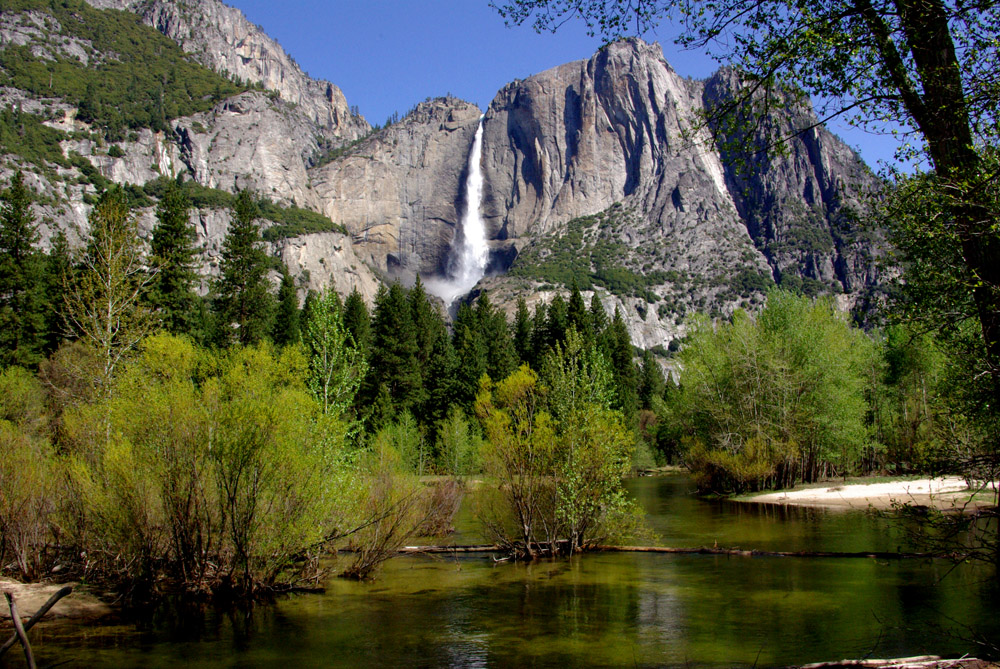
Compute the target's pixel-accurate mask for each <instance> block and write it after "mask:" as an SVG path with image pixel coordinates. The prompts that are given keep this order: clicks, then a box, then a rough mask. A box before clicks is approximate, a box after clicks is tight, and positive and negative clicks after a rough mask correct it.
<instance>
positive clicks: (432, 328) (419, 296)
mask: <svg viewBox="0 0 1000 669" xmlns="http://www.w3.org/2000/svg"><path fill="white" fill-rule="evenodd" d="M407 299H408V301H409V303H410V313H411V317H412V318H413V331H414V334H415V336H416V340H417V365H418V366H419V368H420V385H421V392H420V394H419V397H418V399H417V402H418V404H417V406H416V407H415V408H414V415H415V417H416V418H417V420H418V421H420V422H421V423H423V424H425V425H431V424H433V422H432V420H431V419H430V418H429V417H428V410H429V408H430V407H429V405H428V401H429V399H430V398H429V388H430V385H431V373H432V372H431V368H430V363H431V358H432V356H433V352H434V345H435V343H436V342H437V341H438V339H439V338H440V337H441V336H444V337H445V338H447V333H448V329H447V327H446V326H445V324H444V319H443V318H441V315H440V313H438V311H437V310H436V309H435V308H434V306H433V305H432V304H431V302H430V300H429V299H428V298H427V292H426V291H425V290H424V285H423V283H422V282H421V281H420V277H417V282H416V285H414V286H413V289H412V290H410V293H409V296H408V298H407Z"/></svg>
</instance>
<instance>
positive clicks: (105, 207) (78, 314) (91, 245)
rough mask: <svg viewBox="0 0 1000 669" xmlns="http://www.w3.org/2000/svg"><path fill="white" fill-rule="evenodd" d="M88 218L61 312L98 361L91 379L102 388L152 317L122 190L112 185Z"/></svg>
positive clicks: (105, 388) (133, 223)
mask: <svg viewBox="0 0 1000 669" xmlns="http://www.w3.org/2000/svg"><path fill="white" fill-rule="evenodd" d="M89 222H90V236H89V238H88V240H87V247H86V252H85V253H84V254H83V258H82V260H81V267H80V269H79V271H78V272H77V273H76V274H75V281H74V283H73V285H72V286H71V288H70V292H69V295H67V297H66V305H67V309H66V312H67V320H68V321H69V324H70V326H71V327H72V328H73V330H74V331H75V333H76V334H77V336H79V337H80V339H82V340H83V341H84V343H85V344H86V345H87V346H89V347H90V348H91V349H92V350H93V352H94V353H95V355H96V356H97V358H98V359H99V360H100V367H101V369H100V373H99V376H98V377H97V378H96V379H94V380H93V383H94V385H95V387H96V388H98V389H99V391H100V392H102V393H107V392H110V390H111V386H112V380H113V378H114V376H115V374H116V372H117V369H118V366H119V364H120V363H121V362H122V361H123V360H124V359H126V358H127V357H128V356H129V355H131V354H132V353H133V352H134V351H135V349H136V347H137V346H138V344H139V342H140V341H142V338H143V337H145V336H146V335H147V334H148V333H149V332H150V330H152V328H153V326H154V324H155V321H154V319H153V317H152V315H151V314H150V312H149V310H148V309H147V308H146V307H145V305H144V304H143V294H144V292H145V290H146V287H147V286H148V284H149V281H150V274H149V272H147V268H146V263H145V258H144V257H143V254H142V247H141V245H140V244H141V242H140V239H139V234H138V229H137V227H136V220H135V217H134V216H132V214H131V212H130V210H129V206H128V201H127V200H126V197H125V193H124V192H123V191H122V190H121V189H118V188H115V189H113V190H108V191H105V192H104V193H103V194H102V195H101V198H100V199H99V200H98V202H97V204H96V205H95V206H94V208H93V210H92V211H91V213H90V219H89Z"/></svg>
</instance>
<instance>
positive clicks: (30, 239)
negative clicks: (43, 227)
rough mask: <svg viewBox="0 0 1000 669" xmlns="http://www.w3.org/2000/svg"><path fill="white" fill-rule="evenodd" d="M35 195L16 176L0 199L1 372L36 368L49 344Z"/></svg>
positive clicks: (18, 175) (20, 175)
mask: <svg viewBox="0 0 1000 669" xmlns="http://www.w3.org/2000/svg"><path fill="white" fill-rule="evenodd" d="M37 241H38V231H37V230H36V229H35V217H34V214H33V213H32V212H31V193H30V192H29V191H28V187H27V186H26V185H25V184H24V176H23V175H22V174H21V172H17V173H16V174H15V175H14V176H13V177H12V178H11V181H10V187H9V188H7V189H6V190H5V191H4V192H3V194H2V197H0V366H3V365H12V364H13V365H24V366H26V367H30V366H33V365H35V364H37V363H38V362H39V360H41V357H42V349H43V346H44V342H45V294H44V285H43V283H42V269H43V268H42V264H41V260H42V256H41V254H40V253H39V252H37V251H36V250H35V246H34V245H35V243H36V242H37Z"/></svg>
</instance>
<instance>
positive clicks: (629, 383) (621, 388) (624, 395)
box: [601, 308, 639, 423]
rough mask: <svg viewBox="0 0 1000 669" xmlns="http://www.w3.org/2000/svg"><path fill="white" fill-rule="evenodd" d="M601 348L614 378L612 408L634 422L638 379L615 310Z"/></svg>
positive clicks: (628, 339)
mask: <svg viewBox="0 0 1000 669" xmlns="http://www.w3.org/2000/svg"><path fill="white" fill-rule="evenodd" d="M601 348H602V350H603V353H604V355H605V356H606V358H607V360H608V362H609V363H610V364H611V373H612V375H613V377H614V391H615V401H614V407H615V408H616V409H618V410H619V411H621V412H622V414H623V415H624V416H625V419H626V421H628V422H629V423H631V422H633V421H634V420H635V416H636V411H637V407H638V403H639V401H638V394H637V386H638V378H637V376H638V375H637V374H636V370H635V363H634V362H633V361H632V339H631V337H629V334H628V328H627V327H625V321H624V320H623V319H622V314H621V311H619V310H618V309H617V308H616V309H615V317H614V319H612V321H611V325H609V326H608V327H607V328H606V329H605V331H604V336H603V337H602V341H601Z"/></svg>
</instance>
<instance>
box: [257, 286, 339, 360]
mask: <svg viewBox="0 0 1000 669" xmlns="http://www.w3.org/2000/svg"><path fill="white" fill-rule="evenodd" d="M333 295H336V293H333ZM331 304H333V302H331ZM337 307H338V311H339V304H338V305H337ZM271 339H272V340H273V341H274V343H275V344H277V345H278V346H290V345H292V344H297V343H298V342H299V293H298V291H297V290H296V289H295V280H294V279H292V276H291V275H290V274H289V273H288V268H287V267H282V268H281V286H280V287H279V288H278V309H277V311H276V313H275V316H274V328H273V329H272V331H271Z"/></svg>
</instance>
